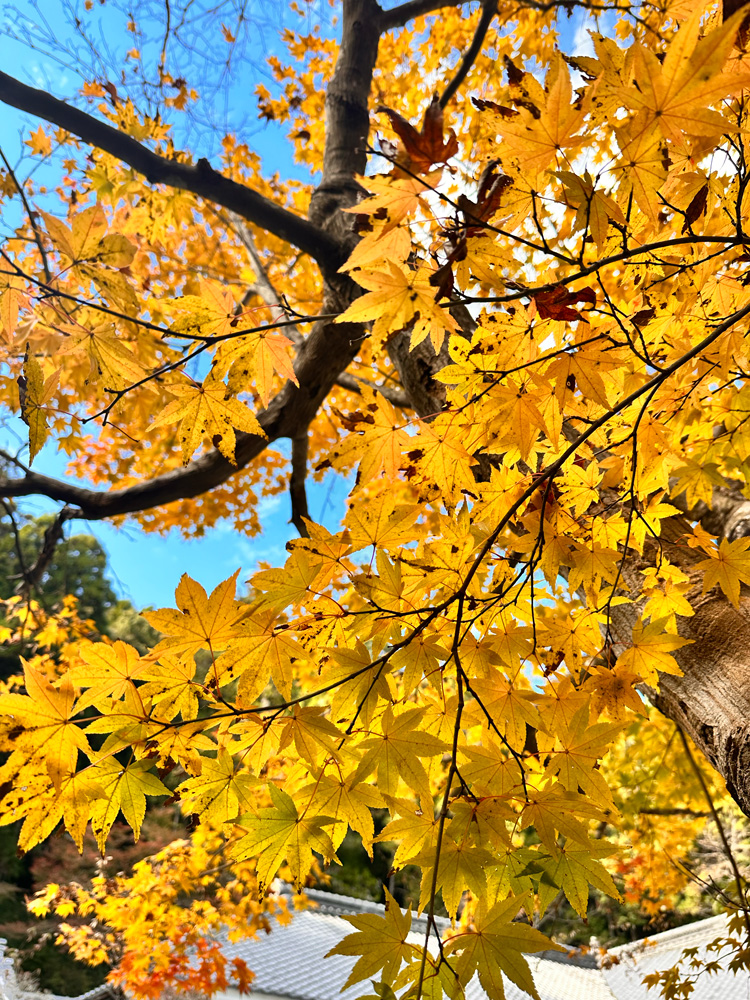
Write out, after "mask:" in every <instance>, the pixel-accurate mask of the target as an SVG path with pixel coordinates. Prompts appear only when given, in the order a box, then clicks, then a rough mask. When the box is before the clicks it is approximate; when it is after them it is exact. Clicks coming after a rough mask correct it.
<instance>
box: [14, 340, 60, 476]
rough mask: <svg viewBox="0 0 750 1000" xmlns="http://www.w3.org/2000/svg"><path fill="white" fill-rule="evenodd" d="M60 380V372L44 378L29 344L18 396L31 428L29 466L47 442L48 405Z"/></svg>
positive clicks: (25, 421)
mask: <svg viewBox="0 0 750 1000" xmlns="http://www.w3.org/2000/svg"><path fill="white" fill-rule="evenodd" d="M59 379H60V372H59V370H58V371H56V372H53V374H52V375H50V376H49V377H48V378H47V379H45V378H44V373H43V372H42V367H41V365H40V364H39V362H38V361H37V360H36V358H35V357H34V356H33V355H32V354H31V352H30V350H29V346H28V344H27V345H26V356H25V358H24V363H23V375H20V376H19V378H18V394H19V398H20V401H21V417H22V419H23V422H24V423H25V424H26V425H27V426H28V428H29V464H31V463H32V462H33V461H34V458H35V457H36V456H37V455H38V454H39V452H40V450H41V448H42V446H43V445H44V442H45V441H46V440H47V435H48V433H49V431H48V428H47V404H48V403H49V401H50V400H51V399H52V397H53V396H54V395H55V392H56V390H57V384H58V382H59Z"/></svg>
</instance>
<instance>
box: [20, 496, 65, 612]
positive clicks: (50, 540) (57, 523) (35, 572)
mask: <svg viewBox="0 0 750 1000" xmlns="http://www.w3.org/2000/svg"><path fill="white" fill-rule="evenodd" d="M71 517H75V513H74V512H73V511H71V509H70V507H67V506H66V507H63V509H62V510H61V511H60V513H59V514H58V515H57V517H56V518H55V520H54V521H53V522H52V524H50V526H49V527H48V528H47V530H46V531H45V532H44V540H43V542H42V549H41V552H40V553H39V555H38V556H37V557H36V562H35V563H34V565H33V566H31V567H30V568H29V569H28V570H27V571H26V572H25V573H24V581H23V582H24V585H25V586H24V587H23V593H24V596H26V597H28V596H29V593H30V592H31V591H32V590H34V589H36V588H37V587H38V586H39V584H40V582H41V579H42V577H43V576H44V573H45V570H46V569H47V567H48V566H49V564H50V563H51V562H52V557H53V556H54V554H55V549H56V548H57V543H58V542H59V541H61V539H62V538H63V529H64V527H65V522H66V521H69V520H70V518H71Z"/></svg>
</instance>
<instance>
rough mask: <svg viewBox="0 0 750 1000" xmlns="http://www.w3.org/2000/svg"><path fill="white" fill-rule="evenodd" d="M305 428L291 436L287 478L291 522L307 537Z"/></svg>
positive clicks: (306, 439)
mask: <svg viewBox="0 0 750 1000" xmlns="http://www.w3.org/2000/svg"><path fill="white" fill-rule="evenodd" d="M307 444H308V436H307V428H305V429H304V430H302V431H300V433H299V434H296V435H295V436H294V437H293V438H292V474H291V476H290V478H289V495H290V497H291V500H292V518H291V521H292V524H293V525H294V527H295V528H296V529H297V531H298V532H299V533H300V537H301V538H309V537H310V532H309V531H308V530H307V525H306V524H305V520H309V518H310V512H309V510H308V507H307V489H306V488H305V480H306V479H307Z"/></svg>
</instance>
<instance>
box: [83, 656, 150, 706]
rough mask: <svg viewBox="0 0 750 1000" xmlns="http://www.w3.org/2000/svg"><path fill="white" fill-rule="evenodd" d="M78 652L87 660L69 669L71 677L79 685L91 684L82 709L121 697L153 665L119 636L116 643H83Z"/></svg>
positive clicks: (86, 686) (84, 696)
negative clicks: (108, 699)
mask: <svg viewBox="0 0 750 1000" xmlns="http://www.w3.org/2000/svg"><path fill="white" fill-rule="evenodd" d="M78 653H79V655H80V657H81V659H82V660H83V664H80V665H79V666H75V667H73V669H72V670H69V671H68V674H67V679H68V680H69V681H70V682H71V683H72V684H75V685H76V686H77V687H83V688H88V690H87V691H86V693H85V694H82V695H81V697H80V698H79V699H78V711H79V712H80V711H82V710H83V709H84V708H88V706H89V705H97V703H98V702H99V701H100V700H101V699H106V698H121V697H122V696H123V695H124V694H125V692H126V691H127V690H128V689H130V688H134V687H135V685H134V683H133V682H134V680H135V679H136V678H139V677H142V676H143V674H144V672H145V670H146V668H147V666H148V665H149V662H148V661H147V660H142V659H141V657H140V655H139V653H138V650H137V649H134V648H133V646H130V645H128V644H127V643H125V642H122V640H119V639H118V641H117V642H116V643H115V644H114V645H113V646H108V645H106V644H105V643H103V642H96V643H94V642H90V643H82V644H81V645H80V646H79V648H78Z"/></svg>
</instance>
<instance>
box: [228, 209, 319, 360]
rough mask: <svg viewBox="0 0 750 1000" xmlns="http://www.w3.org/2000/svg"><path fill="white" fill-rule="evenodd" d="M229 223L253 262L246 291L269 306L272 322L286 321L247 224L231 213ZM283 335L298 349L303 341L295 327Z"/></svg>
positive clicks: (279, 300) (278, 298)
mask: <svg viewBox="0 0 750 1000" xmlns="http://www.w3.org/2000/svg"><path fill="white" fill-rule="evenodd" d="M229 223H230V225H231V226H232V228H233V229H234V231H235V232H236V233H237V237H238V239H239V241H240V243H241V244H242V245H243V247H244V248H245V250H247V253H248V256H249V257H250V260H251V261H252V262H253V267H254V268H255V283H254V284H253V285H252V287H251V288H249V289H248V291H249V292H252V293H254V294H255V295H257V296H258V297H259V298H260V299H262V300H263V301H264V302H265V304H266V305H267V306H270V308H271V317H272V319H273V320H274V322H275V321H276V320H280V319H288V318H289V317H288V314H287V313H286V311H285V310H284V305H283V303H282V301H281V296H280V295H279V294H278V292H277V291H276V289H275V288H274V287H273V284H272V282H271V279H270V278H269V277H268V272H267V271H266V269H265V267H264V265H263V261H262V260H261V259H260V254H259V253H258V248H257V247H256V246H255V240H254V239H253V234H252V233H251V232H250V229H249V228H248V225H247V223H246V222H245V220H244V219H241V218H240V217H239V216H238V215H235V214H234V213H233V212H231V213H230V216H229ZM284 333H285V334H286V336H287V337H289V339H290V340H293V341H294V343H295V344H296V345H297V346H298V347H299V345H300V344H301V343H302V342H303V340H304V339H305V338H304V337H303V336H302V334H301V333H300V331H299V330H298V329H297V327H296V326H290V327H287V328H286V329H285V330H284Z"/></svg>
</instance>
